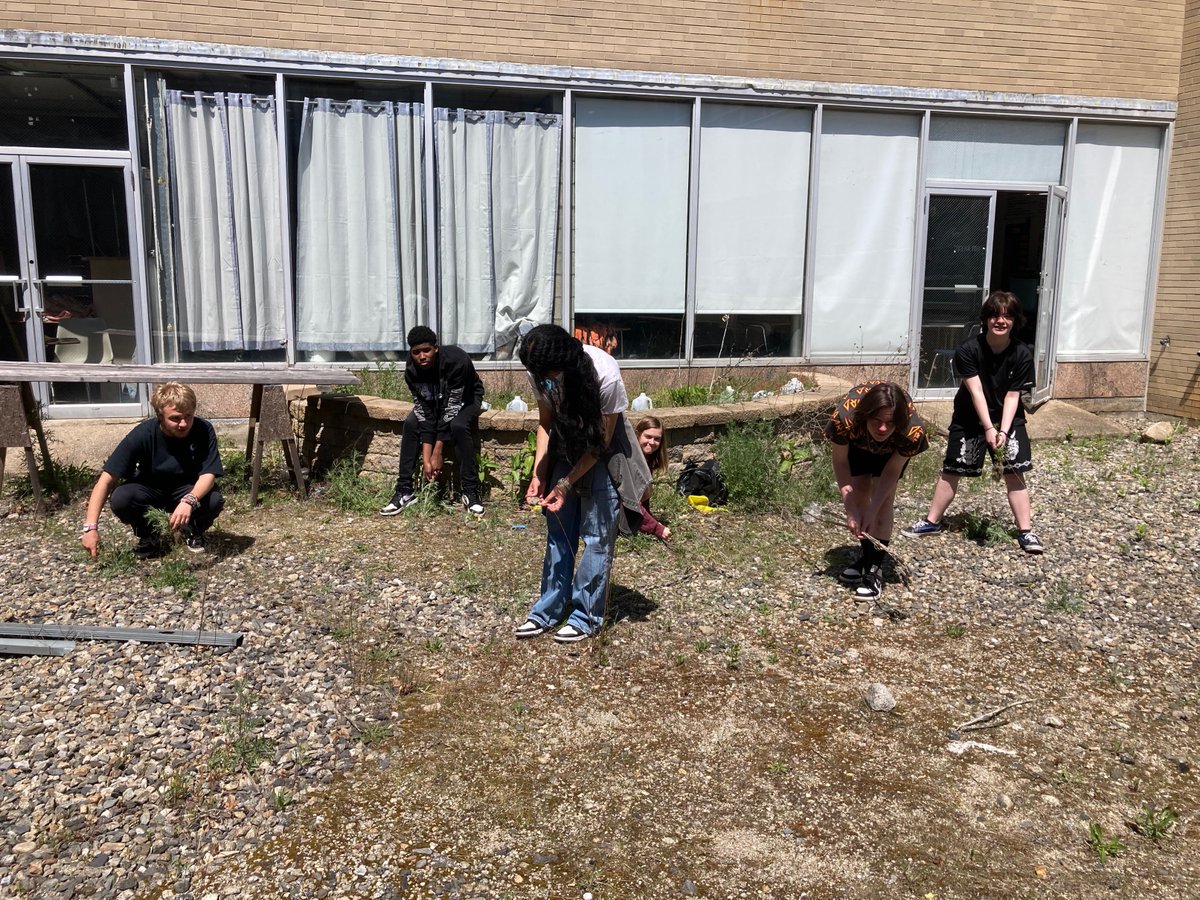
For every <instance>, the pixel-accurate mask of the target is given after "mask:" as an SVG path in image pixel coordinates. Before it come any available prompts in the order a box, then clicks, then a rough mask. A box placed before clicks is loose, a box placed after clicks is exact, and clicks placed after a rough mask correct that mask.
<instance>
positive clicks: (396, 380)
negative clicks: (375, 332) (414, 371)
mask: <svg viewBox="0 0 1200 900" xmlns="http://www.w3.org/2000/svg"><path fill="white" fill-rule="evenodd" d="M354 374H355V375H357V376H358V380H359V381H361V382H362V384H341V385H338V386H337V387H336V388H334V389H333V392H334V393H335V394H358V395H359V396H363V397H379V398H381V399H383V400H406V401H407V400H412V394H411V393H409V390H408V385H407V384H405V383H404V369H403V368H402V367H401V366H400V365H399V364H397V363H395V362H385V363H380V364H379V365H377V366H376V367H375V368H373V369H359V370H358V371H356V372H355V373H354Z"/></svg>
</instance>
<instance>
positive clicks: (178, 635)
mask: <svg viewBox="0 0 1200 900" xmlns="http://www.w3.org/2000/svg"><path fill="white" fill-rule="evenodd" d="M4 637H15V638H46V639H49V640H68V641H69V640H76V641H142V642H143V643H147V644H200V645H202V646H205V647H240V646H241V645H242V638H243V635H242V634H241V633H240V632H224V631H175V630H173V629H170V628H114V627H106V626H103V625H21V624H18V623H16V622H0V638H4Z"/></svg>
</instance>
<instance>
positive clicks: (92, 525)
mask: <svg viewBox="0 0 1200 900" xmlns="http://www.w3.org/2000/svg"><path fill="white" fill-rule="evenodd" d="M99 530H100V525H99V524H98V523H96V522H84V523H83V531H81V532H79V533H80V534H87V533H88V532H89V531H99Z"/></svg>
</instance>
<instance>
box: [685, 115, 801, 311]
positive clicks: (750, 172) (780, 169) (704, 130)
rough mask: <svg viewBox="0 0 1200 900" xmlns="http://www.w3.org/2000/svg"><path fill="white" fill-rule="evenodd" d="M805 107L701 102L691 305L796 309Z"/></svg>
mask: <svg viewBox="0 0 1200 900" xmlns="http://www.w3.org/2000/svg"><path fill="white" fill-rule="evenodd" d="M811 143H812V113H811V112H810V111H809V110H807V109H795V108H789V107H770V106H749V105H739V104H729V103H705V104H704V106H703V114H702V117H701V130H700V204H699V235H698V239H697V259H696V309H697V311H698V312H701V313H727V312H739V313H750V314H754V313H759V314H762V313H767V314H771V313H799V312H800V310H801V305H802V303H803V298H804V236H805V223H806V217H807V215H808V168H809V153H810V148H811Z"/></svg>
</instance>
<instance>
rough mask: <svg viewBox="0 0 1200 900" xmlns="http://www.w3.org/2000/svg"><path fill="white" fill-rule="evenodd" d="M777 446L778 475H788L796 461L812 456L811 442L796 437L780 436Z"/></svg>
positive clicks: (802, 460)
mask: <svg viewBox="0 0 1200 900" xmlns="http://www.w3.org/2000/svg"><path fill="white" fill-rule="evenodd" d="M777 446H778V448H779V474H780V475H790V474H791V473H792V469H793V468H795V466H796V464H797V463H800V462H806V461H808V460H810V459H812V458H813V448H812V444H811V443H804V442H801V441H799V440H797V439H796V438H790V437H789V438H780V439H779V440H778V442H777Z"/></svg>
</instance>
